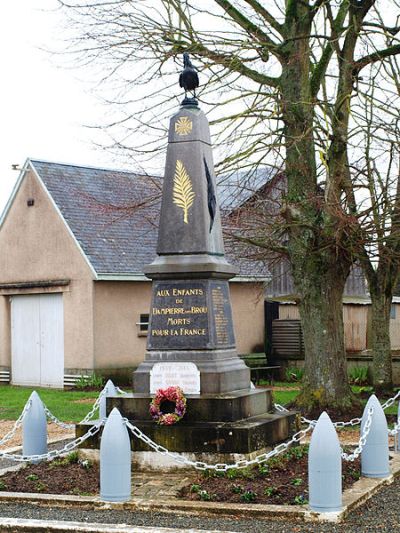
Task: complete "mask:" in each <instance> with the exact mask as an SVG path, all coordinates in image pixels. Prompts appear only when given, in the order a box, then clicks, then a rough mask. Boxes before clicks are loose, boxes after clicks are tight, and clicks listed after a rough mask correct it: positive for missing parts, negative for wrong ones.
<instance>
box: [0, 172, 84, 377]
mask: <svg viewBox="0 0 400 533" xmlns="http://www.w3.org/2000/svg"><path fill="white" fill-rule="evenodd" d="M30 198H32V199H33V200H34V205H33V206H31V207H28V206H27V200H28V199H30ZM0 250H1V254H0V283H3V284H4V283H16V282H33V283H34V282H37V281H47V280H50V281H51V280H60V279H68V280H70V283H69V285H67V286H66V287H63V288H62V289H61V288H60V289H49V290H48V291H46V290H44V289H39V288H34V289H19V290H17V289H15V290H14V289H13V290H11V291H10V290H8V289H7V290H6V291H5V290H2V291H1V293H0V294H1V295H0V322H1V325H0V368H1V367H10V364H11V346H10V317H9V315H10V302H9V299H10V292H11V293H13V294H29V293H30V292H35V293H38V292H39V293H40V292H54V291H58V290H60V291H61V290H62V291H63V302H64V366H65V368H66V369H67V371H66V373H68V369H78V370H79V369H90V368H92V367H93V304H92V299H93V294H92V292H93V281H92V279H93V276H92V272H91V270H90V268H89V266H88V264H87V262H86V261H85V259H84V258H83V256H82V254H81V253H80V252H79V249H78V248H77V246H76V244H75V242H74V240H73V238H72V237H71V235H70V234H69V231H68V230H67V228H66V226H65V224H64V223H63V221H62V219H61V217H60V216H59V215H58V214H57V211H56V208H55V207H54V206H53V204H52V202H51V200H50V199H49V197H48V195H47V193H46V192H45V190H44V189H43V187H42V186H41V184H40V182H39V181H38V179H37V178H36V176H35V175H34V173H33V172H32V171H29V172H28V173H27V174H26V176H25V179H24V180H23V182H22V184H21V186H20V189H19V191H18V192H17V195H16V197H15V199H14V202H13V205H12V206H11V209H10V210H9V212H8V214H7V217H6V219H5V221H4V223H3V225H2V227H1V228H0Z"/></svg>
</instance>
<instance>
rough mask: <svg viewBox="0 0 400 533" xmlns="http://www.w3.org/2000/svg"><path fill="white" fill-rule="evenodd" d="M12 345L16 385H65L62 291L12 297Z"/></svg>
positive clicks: (13, 380) (12, 369)
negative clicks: (60, 292) (59, 292)
mask: <svg viewBox="0 0 400 533" xmlns="http://www.w3.org/2000/svg"><path fill="white" fill-rule="evenodd" d="M11 346H12V348H11V349H12V366H11V376H12V383H13V384H14V385H35V386H41V387H62V386H63V381H64V312H63V300H62V294H31V295H28V296H13V297H12V299H11Z"/></svg>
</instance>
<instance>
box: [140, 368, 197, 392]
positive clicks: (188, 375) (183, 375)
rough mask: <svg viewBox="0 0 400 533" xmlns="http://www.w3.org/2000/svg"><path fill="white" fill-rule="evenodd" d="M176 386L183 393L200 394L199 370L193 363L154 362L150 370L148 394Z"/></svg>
mask: <svg viewBox="0 0 400 533" xmlns="http://www.w3.org/2000/svg"><path fill="white" fill-rule="evenodd" d="M176 386H178V387H180V388H181V389H182V390H183V392H184V393H185V394H200V372H199V370H198V368H197V366H196V365H195V364H194V363H156V364H155V365H154V366H153V368H152V369H151V370H150V394H154V393H155V392H156V391H157V390H158V389H165V388H167V387H176Z"/></svg>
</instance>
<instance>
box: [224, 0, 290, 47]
mask: <svg viewBox="0 0 400 533" xmlns="http://www.w3.org/2000/svg"><path fill="white" fill-rule="evenodd" d="M214 1H215V2H216V3H217V4H218V5H219V6H220V7H222V9H223V10H224V11H225V12H226V13H227V15H229V16H230V17H231V19H232V20H233V21H235V22H236V24H238V25H239V26H240V27H241V28H243V29H244V30H245V31H246V32H247V33H248V34H249V35H251V36H252V37H254V38H256V39H257V40H258V41H259V43H260V44H261V45H262V46H265V47H266V48H268V50H270V51H271V52H272V53H274V54H275V55H277V56H279V53H278V43H275V42H274V41H273V40H272V39H271V37H269V35H267V34H266V33H265V32H264V31H263V30H262V29H261V28H260V27H259V26H257V25H256V24H254V23H253V22H251V20H249V19H248V18H247V17H246V16H245V15H244V14H243V13H241V12H240V11H239V10H238V9H236V8H235V7H234V6H233V5H232V4H231V3H230V2H229V1H228V0H214Z"/></svg>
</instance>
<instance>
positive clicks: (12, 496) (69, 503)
mask: <svg viewBox="0 0 400 533" xmlns="http://www.w3.org/2000/svg"><path fill="white" fill-rule="evenodd" d="M390 465H391V470H392V473H391V475H390V476H389V477H387V478H378V479H377V478H362V479H360V480H358V481H356V482H355V483H354V485H353V486H352V487H351V488H349V489H347V490H345V491H344V492H343V509H342V510H341V511H340V512H333V513H317V512H315V511H310V510H309V509H308V508H307V507H306V506H300V505H265V504H257V503H251V504H244V503H235V504H232V503H221V502H203V501H187V500H186V501H185V500H179V499H174V500H171V499H170V500H165V501H163V502H160V501H159V500H148V499H143V498H135V496H133V497H132V498H131V499H130V500H129V501H128V502H122V503H111V502H104V501H101V500H100V496H69V495H58V494H28V493H23V492H20V493H17V492H0V502H13V503H35V504H37V505H42V506H44V507H51V506H54V507H60V506H61V507H80V508H93V509H96V510H101V509H104V510H109V509H124V510H132V511H160V512H165V513H176V512H180V513H183V514H191V515H193V514H195V515H199V516H202V515H203V516H216V515H217V516H225V517H232V516H242V515H243V513H245V514H246V516H247V517H249V518H250V517H253V518H257V519H259V520H261V519H263V520H264V519H273V518H276V519H283V518H288V519H292V520H296V519H297V520H301V521H303V522H332V523H338V522H343V520H344V519H345V518H346V517H347V515H348V514H349V512H350V511H352V510H354V509H356V508H357V507H359V506H360V505H361V504H363V503H364V502H366V501H367V500H369V499H370V498H371V497H372V496H374V494H376V493H377V492H378V491H379V490H380V489H381V488H382V487H384V486H386V485H391V484H392V483H393V481H394V480H395V478H397V477H399V476H400V454H396V453H391V461H390Z"/></svg>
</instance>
